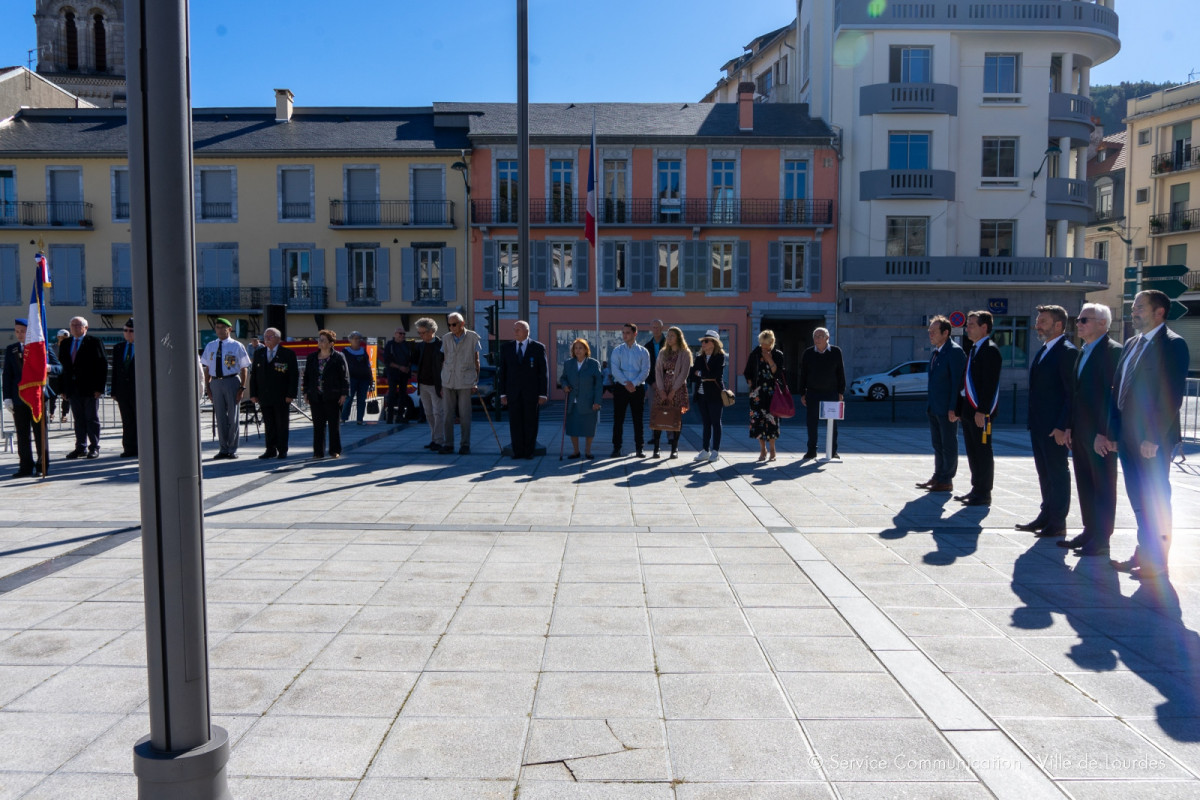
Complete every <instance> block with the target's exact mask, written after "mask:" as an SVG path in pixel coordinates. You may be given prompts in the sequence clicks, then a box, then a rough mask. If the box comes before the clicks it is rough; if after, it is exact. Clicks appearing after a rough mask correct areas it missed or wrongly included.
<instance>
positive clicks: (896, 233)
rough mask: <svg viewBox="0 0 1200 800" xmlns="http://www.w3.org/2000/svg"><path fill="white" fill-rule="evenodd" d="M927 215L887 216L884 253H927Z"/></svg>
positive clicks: (905, 254)
mask: <svg viewBox="0 0 1200 800" xmlns="http://www.w3.org/2000/svg"><path fill="white" fill-rule="evenodd" d="M928 240H929V217H888V218H887V244H886V248H885V251H884V252H885V254H886V255H889V256H924V255H928V254H929V253H928V250H927V248H926V242H928Z"/></svg>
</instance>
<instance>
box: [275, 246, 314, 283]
mask: <svg viewBox="0 0 1200 800" xmlns="http://www.w3.org/2000/svg"><path fill="white" fill-rule="evenodd" d="M311 267H312V262H311V261H310V262H309V268H310V269H311ZM270 275H271V278H270V281H271V288H272V289H280V288H283V287H284V286H285V284H286V281H284V279H283V249H282V248H276V249H274V250H271V273H270Z"/></svg>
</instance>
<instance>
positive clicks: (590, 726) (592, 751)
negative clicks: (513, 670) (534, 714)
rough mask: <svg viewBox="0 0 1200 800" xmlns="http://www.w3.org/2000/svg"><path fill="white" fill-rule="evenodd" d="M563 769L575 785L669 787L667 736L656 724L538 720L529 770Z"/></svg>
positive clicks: (531, 739)
mask: <svg viewBox="0 0 1200 800" xmlns="http://www.w3.org/2000/svg"><path fill="white" fill-rule="evenodd" d="M556 762H558V763H561V764H562V765H563V766H564V767H566V769H567V770H568V775H569V777H568V780H572V781H606V780H608V781H663V782H666V781H669V780H670V765H669V764H668V760H667V742H666V733H665V731H664V729H663V725H662V722H661V721H660V720H657V719H649V720H639V719H612V720H606V719H570V720H559V719H535V720H534V721H533V722H532V723H531V724H530V730H529V744H528V746H527V748H526V753H525V768H526V769H527V770H528V769H529V767H531V766H535V765H543V764H552V763H556Z"/></svg>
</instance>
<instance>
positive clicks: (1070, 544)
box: [1055, 533, 1088, 550]
mask: <svg viewBox="0 0 1200 800" xmlns="http://www.w3.org/2000/svg"><path fill="white" fill-rule="evenodd" d="M1087 541H1088V540H1087V538H1086V537H1085V536H1084V535H1083V534H1082V533H1081V534H1079V535H1078V536H1074V537H1072V538H1070V539H1064V540H1063V541H1061V542H1055V544H1056V545H1058V546H1059V547H1065V548H1067V549H1068V550H1074V549H1076V548H1079V547H1083V546H1084V545H1085V544H1087Z"/></svg>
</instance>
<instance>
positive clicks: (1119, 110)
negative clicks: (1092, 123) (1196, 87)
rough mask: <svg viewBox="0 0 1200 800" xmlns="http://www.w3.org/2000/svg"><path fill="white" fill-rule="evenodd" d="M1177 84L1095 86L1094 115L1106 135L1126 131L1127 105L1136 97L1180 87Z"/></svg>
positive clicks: (1131, 83) (1136, 83)
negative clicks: (1124, 120)
mask: <svg viewBox="0 0 1200 800" xmlns="http://www.w3.org/2000/svg"><path fill="white" fill-rule="evenodd" d="M1178 85H1179V84H1177V83H1170V82H1168V83H1154V82H1152V81H1121V82H1120V83H1119V84H1116V85H1103V86H1093V87H1092V89H1091V94H1092V115H1093V116H1095V117H1098V118H1099V119H1100V124H1101V125H1103V126H1104V134H1105V135H1106V136H1107V135H1110V134H1113V133H1116V132H1117V131H1123V130H1125V123H1124V122H1122V120H1123V119H1125V113H1126V108H1127V103H1128V101H1129V100H1131V99H1132V98H1135V97H1142V96H1143V95H1147V94H1150V93H1151V92H1157V91H1158V90H1160V89H1168V88H1170V87H1172V86H1178Z"/></svg>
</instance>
